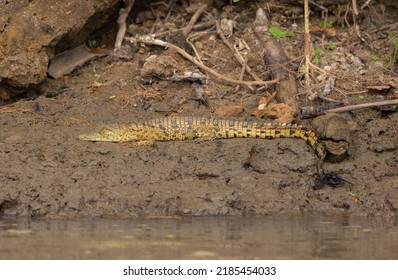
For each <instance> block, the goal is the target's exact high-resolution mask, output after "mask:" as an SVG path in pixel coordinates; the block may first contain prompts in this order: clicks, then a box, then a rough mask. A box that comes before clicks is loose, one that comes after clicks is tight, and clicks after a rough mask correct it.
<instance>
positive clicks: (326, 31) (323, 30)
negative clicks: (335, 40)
mask: <svg viewBox="0 0 398 280" xmlns="http://www.w3.org/2000/svg"><path fill="white" fill-rule="evenodd" d="M310 32H311V33H316V34H325V35H326V36H328V37H334V36H336V33H337V32H336V29H335V28H333V27H330V28H322V27H314V28H311V30H310Z"/></svg>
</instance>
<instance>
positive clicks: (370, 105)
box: [324, 99, 398, 114]
mask: <svg viewBox="0 0 398 280" xmlns="http://www.w3.org/2000/svg"><path fill="white" fill-rule="evenodd" d="M388 105H398V99H394V100H385V101H378V102H370V103H363V104H358V105H349V106H344V107H340V108H335V109H329V110H325V111H324V113H325V114H327V113H343V112H348V111H354V110H359V109H366V108H374V107H381V106H388Z"/></svg>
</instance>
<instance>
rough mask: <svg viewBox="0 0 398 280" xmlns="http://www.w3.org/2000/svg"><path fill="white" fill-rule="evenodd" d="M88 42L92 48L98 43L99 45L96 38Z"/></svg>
mask: <svg viewBox="0 0 398 280" xmlns="http://www.w3.org/2000/svg"><path fill="white" fill-rule="evenodd" d="M87 43H88V47H89V48H90V49H93V48H95V47H96V45H97V41H95V40H88V42H87Z"/></svg>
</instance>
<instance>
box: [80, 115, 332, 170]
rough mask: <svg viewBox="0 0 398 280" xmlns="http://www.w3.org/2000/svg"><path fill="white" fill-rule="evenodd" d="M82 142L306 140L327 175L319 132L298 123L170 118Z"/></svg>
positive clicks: (103, 132)
mask: <svg viewBox="0 0 398 280" xmlns="http://www.w3.org/2000/svg"><path fill="white" fill-rule="evenodd" d="M78 137H79V139H80V140H85V141H106V142H129V141H135V142H141V143H152V142H153V141H173V140H199V141H201V140H214V139H227V138H261V139H274V138H300V139H302V140H304V141H306V142H307V143H308V144H309V145H310V146H311V148H312V149H313V150H314V151H315V154H316V155H317V156H318V158H319V162H318V173H319V175H320V176H323V170H322V163H323V161H324V159H325V157H326V153H327V152H326V148H325V146H324V145H323V143H322V142H320V141H319V139H318V137H317V136H316V134H315V132H314V131H312V130H309V129H306V128H304V127H302V126H300V125H296V124H275V123H264V122H247V121H236V120H222V119H215V118H198V117H168V118H159V119H153V120H150V121H146V122H143V123H141V124H136V123H131V124H117V125H110V126H107V127H104V128H103V129H101V130H100V131H99V132H98V133H89V134H81V135H79V136H78Z"/></svg>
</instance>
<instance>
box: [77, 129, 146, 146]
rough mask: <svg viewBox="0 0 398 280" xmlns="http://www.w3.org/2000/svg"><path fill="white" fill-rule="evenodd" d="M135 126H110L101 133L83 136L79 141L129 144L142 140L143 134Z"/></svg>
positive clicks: (80, 136)
mask: <svg viewBox="0 0 398 280" xmlns="http://www.w3.org/2000/svg"><path fill="white" fill-rule="evenodd" d="M138 130H139V129H138V128H137V127H135V126H131V127H124V126H120V125H115V126H108V127H105V128H103V129H101V130H100V131H99V132H93V133H88V134H81V135H79V136H78V138H79V140H84V141H101V142H128V141H140V140H142V139H141V138H142V134H141V133H139V131H138Z"/></svg>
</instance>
